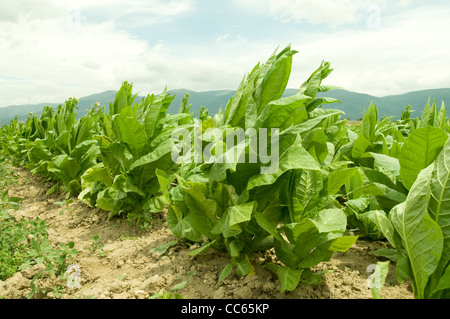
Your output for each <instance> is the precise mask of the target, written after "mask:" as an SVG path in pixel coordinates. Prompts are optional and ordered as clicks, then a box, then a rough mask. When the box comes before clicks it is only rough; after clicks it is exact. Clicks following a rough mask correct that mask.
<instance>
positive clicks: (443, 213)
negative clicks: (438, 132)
mask: <svg viewBox="0 0 450 319" xmlns="http://www.w3.org/2000/svg"><path fill="white" fill-rule="evenodd" d="M430 187H431V196H430V201H429V204H428V212H429V213H430V216H431V218H433V220H434V221H436V222H437V223H438V225H439V226H440V228H441V231H442V235H443V237H444V247H443V251H442V257H441V260H440V263H439V268H438V270H437V274H436V276H437V277H440V276H441V274H442V273H443V271H444V269H445V268H446V267H447V265H448V262H449V261H450V139H449V140H448V141H447V143H446V145H445V146H444V149H443V150H442V151H441V153H440V154H439V156H438V157H437V159H436V162H435V169H434V171H433V174H432V176H431V183H430Z"/></svg>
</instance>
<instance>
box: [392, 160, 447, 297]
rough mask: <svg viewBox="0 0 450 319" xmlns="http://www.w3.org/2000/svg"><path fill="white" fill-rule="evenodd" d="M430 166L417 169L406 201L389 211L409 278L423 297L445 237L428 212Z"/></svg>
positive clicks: (419, 295) (416, 292)
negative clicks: (407, 262) (402, 251)
mask: <svg viewBox="0 0 450 319" xmlns="http://www.w3.org/2000/svg"><path fill="white" fill-rule="evenodd" d="M433 168H434V165H430V166H429V167H427V168H426V169H424V170H422V171H421V172H420V174H419V176H418V177H417V180H416V181H415V182H414V184H413V186H412V187H411V191H410V193H409V195H408V198H407V199H406V201H405V202H404V203H401V204H399V205H397V206H395V207H394V208H393V209H392V210H391V212H390V213H389V216H390V219H391V221H392V224H393V225H394V227H395V230H396V231H397V232H398V234H399V235H400V237H401V243H402V246H403V247H404V249H405V251H406V253H407V257H408V258H409V265H410V270H411V271H410V274H411V276H412V278H410V279H411V280H412V282H413V285H414V296H415V298H417V299H422V298H424V290H425V287H426V285H427V282H428V278H429V277H430V276H431V274H432V273H433V272H434V271H435V270H436V268H437V266H438V263H439V260H440V258H441V253H442V248H443V241H444V239H443V235H442V231H441V229H440V227H439V225H438V224H437V223H436V222H435V221H434V220H433V219H432V218H431V217H430V216H429V214H428V200H429V198H430V193H431V190H430V179H431V173H432V171H433ZM397 249H399V247H398V246H397ZM399 262H400V260H399ZM403 267H404V266H403Z"/></svg>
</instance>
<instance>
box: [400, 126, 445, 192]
mask: <svg viewBox="0 0 450 319" xmlns="http://www.w3.org/2000/svg"><path fill="white" fill-rule="evenodd" d="M447 139H448V135H447V133H445V132H444V131H443V130H442V129H440V128H436V127H431V126H427V127H423V128H419V129H416V130H414V131H413V132H412V133H411V134H410V135H409V137H408V139H407V140H406V141H405V143H404V144H403V147H402V150H401V153H400V159H399V162H400V177H401V179H402V182H403V185H404V186H405V187H406V188H407V189H408V190H409V189H411V187H412V185H413V183H414V181H415V180H416V178H417V175H418V174H419V172H420V171H421V170H422V169H424V168H425V167H427V166H428V165H430V164H431V163H432V162H433V161H434V160H435V159H436V157H437V155H438V154H439V152H440V151H441V149H442V147H443V146H444V144H445V142H446V141H447Z"/></svg>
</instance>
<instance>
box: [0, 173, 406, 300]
mask: <svg viewBox="0 0 450 319" xmlns="http://www.w3.org/2000/svg"><path fill="white" fill-rule="evenodd" d="M11 170H12V171H13V172H14V175H15V176H16V178H17V180H16V183H17V184H16V183H15V185H12V186H11V188H10V195H11V196H17V197H20V198H22V199H23V200H22V204H21V208H20V209H18V210H17V211H13V210H12V211H11V213H12V214H13V215H14V216H15V217H16V218H17V219H20V218H27V219H34V218H36V217H37V216H39V217H40V218H41V219H44V220H45V221H47V222H48V224H49V229H48V234H49V239H50V242H51V243H52V245H54V246H58V245H59V244H61V243H67V242H70V241H73V242H75V247H76V248H77V250H78V255H77V256H76V258H75V260H74V261H72V263H76V264H77V265H79V266H80V269H81V276H80V279H81V288H72V289H66V291H65V292H64V293H62V294H61V297H60V298H63V299H66V298H67V299H73V298H80V299H88V298H94V299H109V298H112V299H145V298H149V297H151V296H153V295H155V294H157V293H162V292H163V291H167V292H169V291H170V290H171V289H172V288H173V287H174V286H176V285H177V284H179V283H182V282H183V281H186V280H187V284H186V285H185V286H184V287H183V288H182V289H180V290H179V291H177V292H178V293H179V294H180V295H181V296H182V297H183V298H186V299H187V298H190V299H191V298H193V299H211V298H214V299H225V298H226V299H235V298H238V299H242V298H244V299H252V298H254V299H260V298H261V299H281V298H286V299H287V298H306V299H310V298H312V299H365V298H372V296H371V293H370V289H369V287H368V286H367V278H368V277H369V275H370V274H371V273H370V272H368V271H367V267H368V265H371V264H375V263H376V262H377V261H378V260H379V258H377V257H376V256H374V255H373V254H372V252H373V251H374V250H376V249H379V248H382V247H385V246H386V243H385V242H380V241H375V242H374V241H367V240H361V241H358V242H357V244H356V245H355V246H354V247H352V248H351V249H350V250H349V251H347V252H346V253H337V254H336V255H335V256H334V258H333V259H332V260H331V261H330V262H326V263H323V264H321V265H319V266H317V267H316V270H317V271H320V270H331V271H332V273H328V274H326V275H325V278H324V282H323V283H322V284H320V285H316V286H301V287H298V288H297V289H295V290H294V291H292V292H286V293H280V292H279V283H278V280H277V278H276V276H274V275H273V274H272V273H271V272H269V271H268V270H266V269H264V268H263V264H264V263H265V262H267V261H268V260H272V259H274V258H275V254H274V252H268V253H266V254H262V253H261V254H258V255H256V256H254V260H255V267H256V269H257V270H256V274H255V275H253V276H249V277H247V278H245V279H240V278H238V277H233V278H231V277H230V278H227V279H225V280H224V281H223V282H220V283H218V281H217V279H218V274H219V273H220V271H221V270H222V268H223V267H224V266H225V265H226V264H227V263H228V257H227V256H226V255H224V254H219V253H216V252H210V253H207V254H205V255H201V256H198V257H195V258H193V257H190V256H188V253H189V252H190V251H191V250H192V249H190V248H189V247H188V246H185V245H175V246H174V247H173V248H172V249H170V250H169V252H168V253H167V254H164V255H161V254H160V253H158V252H153V253H152V252H151V250H152V249H155V248H159V247H160V246H162V245H164V244H166V243H169V242H171V241H174V240H176V237H175V236H174V235H173V234H172V232H171V231H170V229H169V228H168V227H167V222H166V213H165V212H164V213H162V214H161V215H160V216H159V217H158V218H157V219H155V221H154V226H153V228H152V229H151V230H143V229H141V228H140V227H138V226H136V225H132V224H130V223H128V222H127V221H125V220H122V219H118V220H115V221H108V220H107V217H108V213H107V212H104V211H101V210H99V209H91V208H89V207H86V206H85V205H83V204H82V203H80V202H79V201H78V200H75V201H74V202H73V203H71V204H69V205H68V206H67V207H61V206H59V205H56V204H54V203H58V202H60V201H62V200H64V194H61V193H60V194H56V193H55V194H53V195H51V196H47V195H45V193H46V192H47V190H48V189H49V188H50V186H51V185H49V183H43V181H42V178H40V177H36V176H32V175H31V173H30V172H29V171H28V170H26V169H21V168H11ZM61 212H62V213H61ZM96 234H98V236H99V238H100V244H102V245H104V246H103V250H104V251H106V252H107V253H106V254H105V256H104V257H102V256H101V255H100V254H99V253H98V252H95V251H92V250H91V249H90V247H91V245H92V243H93V242H94V240H93V237H94V236H95V235H96ZM38 269H39V267H38V266H35V267H33V268H31V269H26V270H23V271H21V272H18V273H17V274H15V275H14V276H13V277H12V278H9V279H7V280H6V281H5V282H3V283H2V284H1V285H0V296H3V297H4V298H6V299H10V298H13V299H19V298H20V299H23V298H27V296H28V294H29V293H30V292H31V288H30V281H31V279H32V278H33V276H34V275H36V274H37V270H38ZM46 284H47V285H48V289H49V291H50V292H49V293H47V294H41V295H38V296H36V297H37V298H55V296H54V295H53V293H52V292H51V288H52V287H51V284H50V282H45V280H43V283H42V285H43V286H45V285H46ZM381 294H382V295H383V297H384V298H390V299H405V298H407V299H409V298H413V294H412V291H411V287H410V284H409V283H403V284H399V283H398V282H397V280H396V278H395V268H394V267H393V266H391V269H390V273H389V275H388V279H387V280H386V284H385V286H384V287H383V288H382V290H381Z"/></svg>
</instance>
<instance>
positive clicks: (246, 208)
mask: <svg viewBox="0 0 450 319" xmlns="http://www.w3.org/2000/svg"><path fill="white" fill-rule="evenodd" d="M254 206H255V202H248V203H245V204H242V205H236V206H230V207H228V214H229V225H230V226H233V225H236V224H239V223H243V222H247V221H249V220H250V219H251V216H252V213H253V210H254Z"/></svg>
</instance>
